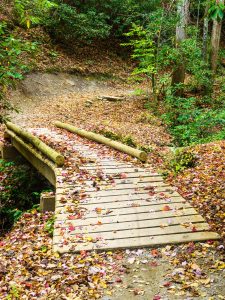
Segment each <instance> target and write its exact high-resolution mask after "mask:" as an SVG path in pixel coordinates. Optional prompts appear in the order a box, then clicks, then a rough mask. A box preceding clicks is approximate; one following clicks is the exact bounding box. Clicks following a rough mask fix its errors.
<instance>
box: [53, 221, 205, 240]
mask: <svg viewBox="0 0 225 300" xmlns="http://www.w3.org/2000/svg"><path fill="white" fill-rule="evenodd" d="M193 226H194V228H195V230H196V231H206V230H209V225H208V224H206V223H195V224H194V225H190V226H188V227H187V226H186V227H185V226H182V225H170V226H167V227H163V226H162V227H154V228H132V229H129V230H118V231H116V230H113V231H111V232H109V231H103V232H95V233H91V234H90V233H89V232H87V233H83V235H82V238H83V239H84V240H86V238H89V237H91V238H92V239H96V238H98V239H101V240H105V241H109V240H115V239H125V238H127V239H128V238H137V237H145V236H146V237H148V236H157V235H158V236H159V235H167V234H177V233H184V232H192V228H193ZM58 233H59V232H58ZM74 235H77V232H76V231H66V232H63V237H70V236H71V237H73V236H74ZM58 236H59V239H60V234H59V235H58Z"/></svg>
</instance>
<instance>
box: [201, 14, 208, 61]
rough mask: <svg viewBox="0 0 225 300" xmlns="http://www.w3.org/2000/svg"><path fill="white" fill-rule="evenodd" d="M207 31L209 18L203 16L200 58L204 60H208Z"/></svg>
mask: <svg viewBox="0 0 225 300" xmlns="http://www.w3.org/2000/svg"><path fill="white" fill-rule="evenodd" d="M208 32H209V19H208V17H207V16H206V17H205V18H204V25H203V38H202V58H203V60H204V61H205V62H207V60H208V55H207V54H208Z"/></svg>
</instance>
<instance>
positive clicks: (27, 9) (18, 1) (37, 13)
mask: <svg viewBox="0 0 225 300" xmlns="http://www.w3.org/2000/svg"><path fill="white" fill-rule="evenodd" d="M55 7H57V4H56V3H55V2H53V1H49V0H14V11H15V16H16V18H17V21H18V22H19V24H20V25H22V26H24V27H25V28H30V27H31V26H35V25H39V24H43V23H44V22H45V18H47V16H48V15H49V14H50V12H51V10H52V9H53V8H55Z"/></svg>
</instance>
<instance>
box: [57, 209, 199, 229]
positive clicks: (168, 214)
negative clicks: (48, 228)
mask: <svg viewBox="0 0 225 300" xmlns="http://www.w3.org/2000/svg"><path fill="white" fill-rule="evenodd" d="M196 214H197V212H196V211H195V209H194V208H186V209H185V211H182V210H180V211H179V210H178V211H176V212H174V211H171V210H170V211H163V212H145V213H139V214H138V213H132V214H129V215H117V216H104V217H103V216H99V217H98V216H97V217H94V218H85V219H76V220H70V219H69V217H70V215H69V214H65V215H60V214H59V215H57V216H56V221H55V224H57V223H61V222H62V220H64V221H65V222H64V224H65V225H66V224H70V223H71V224H73V226H81V225H96V224H97V223H98V221H101V222H102V224H109V223H119V222H131V221H139V220H149V219H160V218H161V219H163V218H172V217H176V216H185V215H186V216H188V215H196ZM71 216H72V214H71Z"/></svg>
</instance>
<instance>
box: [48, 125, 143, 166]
mask: <svg viewBox="0 0 225 300" xmlns="http://www.w3.org/2000/svg"><path fill="white" fill-rule="evenodd" d="M54 125H55V126H56V127H59V128H63V129H67V130H68V131H70V132H72V133H76V134H78V135H80V136H82V137H85V138H87V139H89V140H92V141H95V142H98V143H102V144H104V145H107V146H110V147H112V148H114V149H116V150H119V151H121V152H124V153H126V154H129V155H131V156H133V157H137V158H138V159H140V160H141V161H143V162H145V161H146V160H147V153H146V152H144V151H141V150H138V149H135V148H132V147H130V146H127V145H124V144H122V143H120V142H117V141H113V140H111V139H109V138H106V137H104V136H102V135H100V134H97V133H94V132H91V131H86V130H83V129H80V128H77V127H75V126H73V125H70V124H67V123H62V122H60V121H56V122H54Z"/></svg>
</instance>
